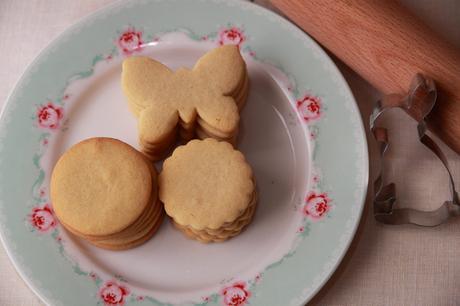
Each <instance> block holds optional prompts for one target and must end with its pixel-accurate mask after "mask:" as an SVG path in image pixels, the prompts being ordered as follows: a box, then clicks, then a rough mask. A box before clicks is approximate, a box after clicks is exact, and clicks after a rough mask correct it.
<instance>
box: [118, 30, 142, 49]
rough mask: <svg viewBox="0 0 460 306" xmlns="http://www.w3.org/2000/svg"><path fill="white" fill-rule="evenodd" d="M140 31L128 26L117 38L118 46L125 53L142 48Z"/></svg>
mask: <svg viewBox="0 0 460 306" xmlns="http://www.w3.org/2000/svg"><path fill="white" fill-rule="evenodd" d="M143 43H144V42H143V41H142V32H141V31H136V30H135V29H134V28H129V29H128V30H126V31H125V32H123V33H122V34H121V35H120V37H119V38H118V47H119V48H120V49H121V51H122V52H123V53H124V54H125V55H131V54H132V53H133V52H135V51H139V50H141V49H142V44H143Z"/></svg>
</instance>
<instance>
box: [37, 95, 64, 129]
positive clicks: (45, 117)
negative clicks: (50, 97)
mask: <svg viewBox="0 0 460 306" xmlns="http://www.w3.org/2000/svg"><path fill="white" fill-rule="evenodd" d="M63 117H64V112H63V110H62V107H59V106H57V105H54V104H53V103H51V102H48V104H46V105H42V106H41V107H40V108H39V109H38V110H37V118H38V125H39V126H40V127H42V128H46V129H52V130H54V129H57V128H58V127H59V122H60V121H61V119H62V118H63Z"/></svg>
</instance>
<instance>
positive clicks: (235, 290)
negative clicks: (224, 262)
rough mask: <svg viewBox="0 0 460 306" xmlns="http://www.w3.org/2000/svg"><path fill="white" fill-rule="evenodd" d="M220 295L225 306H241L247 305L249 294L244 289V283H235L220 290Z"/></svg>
mask: <svg viewBox="0 0 460 306" xmlns="http://www.w3.org/2000/svg"><path fill="white" fill-rule="evenodd" d="M221 295H222V297H223V300H222V302H223V304H224V305H225V306H242V305H246V304H247V302H248V299H249V297H250V296H251V292H250V291H249V290H248V289H247V288H246V283H245V282H236V283H234V284H233V285H231V286H228V287H225V288H224V289H222V291H221Z"/></svg>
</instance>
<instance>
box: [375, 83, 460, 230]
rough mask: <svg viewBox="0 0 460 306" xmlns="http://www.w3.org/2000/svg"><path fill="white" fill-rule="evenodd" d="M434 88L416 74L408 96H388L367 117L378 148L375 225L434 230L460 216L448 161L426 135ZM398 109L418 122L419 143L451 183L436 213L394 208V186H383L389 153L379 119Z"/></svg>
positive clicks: (386, 139) (459, 205) (383, 129)
mask: <svg viewBox="0 0 460 306" xmlns="http://www.w3.org/2000/svg"><path fill="white" fill-rule="evenodd" d="M436 97H437V92H436V86H435V84H434V82H433V80H431V79H429V78H426V77H424V76H422V75H420V74H417V75H416V76H415V77H414V79H413V80H412V83H411V86H410V90H409V94H408V95H407V96H405V97H403V96H400V95H387V96H385V97H384V98H383V99H382V100H380V101H378V102H377V104H376V105H375V107H374V110H373V112H372V114H371V116H370V128H371V131H372V133H373V135H374V138H375V139H376V140H377V142H378V143H379V145H380V174H379V176H378V177H377V179H376V180H375V182H374V216H375V219H377V221H380V222H382V223H386V224H406V223H411V224H416V225H421V226H436V225H439V224H441V223H443V222H445V221H446V220H447V219H449V218H450V217H453V216H458V215H460V204H459V198H458V194H457V191H456V189H455V184H454V180H453V178H452V174H451V171H450V169H449V164H448V161H447V159H446V157H445V155H444V153H443V152H442V151H441V149H440V148H439V146H438V145H437V144H436V143H435V141H434V140H433V139H432V138H430V137H429V136H428V135H427V134H426V131H427V125H426V122H425V118H426V117H427V116H428V115H429V113H430V112H431V110H432V109H433V106H434V105H435V103H436ZM395 107H398V108H401V109H403V110H405V111H406V112H407V113H409V114H410V115H411V116H412V117H413V118H414V119H415V120H416V121H417V122H418V125H417V130H418V136H419V140H420V142H421V143H422V144H424V145H425V146H426V147H427V148H428V149H430V150H431V151H432V152H433V153H434V154H435V155H436V156H437V157H438V158H439V159H440V160H441V162H442V163H443V165H444V167H445V168H446V170H447V173H448V175H449V180H450V191H451V199H450V200H448V201H445V202H444V203H443V204H442V205H441V206H440V207H439V208H438V209H435V210H433V211H421V210H416V209H411V208H399V209H398V208H394V205H395V202H396V200H397V198H396V186H395V184H394V183H390V184H388V185H384V184H383V177H384V174H385V173H384V168H383V166H384V164H383V162H384V157H385V153H386V151H387V150H388V147H389V145H388V133H387V129H386V128H384V127H382V126H378V125H377V124H376V121H377V120H378V118H379V117H380V116H381V115H382V114H383V113H384V112H385V111H386V110H388V109H390V108H395Z"/></svg>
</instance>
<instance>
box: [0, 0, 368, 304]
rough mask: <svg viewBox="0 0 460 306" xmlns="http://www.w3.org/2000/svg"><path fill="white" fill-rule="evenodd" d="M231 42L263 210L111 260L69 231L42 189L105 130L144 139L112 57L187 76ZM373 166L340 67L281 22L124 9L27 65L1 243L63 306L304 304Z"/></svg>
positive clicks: (206, 12)
mask: <svg viewBox="0 0 460 306" xmlns="http://www.w3.org/2000/svg"><path fill="white" fill-rule="evenodd" d="M229 43H232V44H238V45H239V46H240V50H241V53H242V54H243V56H244V57H245V60H246V62H247V64H248V70H249V76H250V81H251V90H250V95H249V99H248V102H247V104H246V106H245V108H244V110H243V112H242V123H241V132H240V139H239V145H238V146H239V148H240V150H241V151H243V152H244V153H245V155H246V157H247V159H248V161H249V162H250V164H251V165H252V167H253V169H254V172H255V176H256V180H257V182H258V187H259V193H260V201H259V207H258V210H257V213H256V216H255V219H254V221H253V223H252V224H251V225H250V226H249V227H248V228H247V230H245V231H244V232H243V233H242V234H241V235H239V236H237V237H236V238H234V239H231V240H229V241H227V242H224V243H216V244H208V245H204V244H201V243H198V242H196V241H192V240H188V239H186V238H185V237H184V236H183V235H182V234H181V233H180V232H178V231H177V230H175V229H174V228H173V227H172V226H171V224H170V223H169V221H166V222H164V223H163V225H162V226H161V228H160V230H159V232H158V233H157V234H156V235H155V236H154V238H153V239H151V240H150V241H149V242H148V243H146V244H144V245H143V246H141V247H138V248H135V249H132V250H128V251H123V252H111V251H106V250H101V249H97V248H95V247H93V246H91V245H89V244H88V243H86V242H84V241H81V240H79V239H76V238H74V237H72V236H71V235H69V234H67V232H66V231H65V230H64V229H63V228H62V227H61V226H60V225H59V224H58V221H57V219H56V218H55V216H54V214H53V211H52V203H50V199H49V194H48V191H49V190H48V184H49V176H50V173H51V171H52V168H53V166H54V164H55V162H56V161H57V159H58V158H59V156H60V155H61V154H62V153H63V152H64V151H65V150H66V149H68V148H69V147H70V146H71V145H73V144H75V143H76V142H78V141H80V140H82V139H85V138H88V137H93V136H110V137H114V138H118V139H121V140H123V141H125V142H127V143H129V144H131V145H133V146H135V147H138V145H137V141H136V140H137V132H136V120H135V118H134V117H133V116H132V115H131V114H130V112H129V111H128V108H127V104H126V101H125V98H124V96H123V94H122V91H121V88H120V74H121V62H122V60H123V59H124V58H126V57H127V56H133V55H141V54H142V55H147V56H151V57H154V58H155V59H157V60H160V61H162V62H163V63H165V64H166V65H168V66H170V67H172V68H178V67H182V66H186V67H191V66H192V65H193V64H194V63H195V61H196V60H197V59H198V58H199V57H200V56H201V55H203V54H204V53H205V52H206V51H207V50H210V49H212V48H214V47H216V46H218V45H221V44H229ZM367 176H368V161H367V148H366V143H365V136H364V132H363V128H362V122H361V119H360V116H359V113H358V110H357V107H356V104H355V102H354V99H353V97H352V95H351V93H350V91H349V89H348V86H347V85H346V83H345V81H344V80H343V78H342V76H341V75H340V73H339V71H338V70H337V68H336V67H335V66H334V64H333V63H332V61H331V60H330V59H329V58H328V57H327V55H326V54H325V53H324V52H323V51H322V50H321V49H320V48H319V47H318V46H317V45H316V44H315V43H314V42H313V41H312V40H311V39H310V38H309V37H308V36H306V35H305V34H303V33H302V32H301V31H300V30H298V29H297V28H295V27H294V26H293V25H291V24H290V23H288V22H287V21H285V20H283V19H282V18H281V17H279V16H277V15H275V14H273V13H271V12H269V11H266V10H264V9H262V8H259V7H257V6H255V5H252V4H250V3H247V2H239V1H186V0H184V1H129V2H123V3H119V4H116V5H113V6H111V7H108V8H106V9H104V10H102V11H100V12H99V13H97V14H95V15H92V16H90V17H88V18H86V19H85V20H83V21H82V22H80V23H78V24H77V25H75V26H74V27H72V28H71V29H69V30H67V31H66V32H65V33H64V34H63V35H61V37H59V38H58V39H57V40H56V41H55V42H53V43H52V44H51V45H50V46H49V47H48V48H47V49H46V50H45V51H44V52H43V53H42V54H41V55H40V56H39V57H38V58H37V60H35V61H34V63H33V64H32V65H31V66H30V67H29V69H28V70H27V72H26V73H25V74H24V76H23V77H22V79H21V80H20V82H19V83H18V85H17V86H16V88H15V90H14V91H13V93H12V95H11V96H10V98H9V101H8V103H7V105H6V106H5V108H4V111H3V113H2V118H1V122H0V186H1V189H0V216H1V225H2V228H1V234H2V240H3V243H4V245H5V247H6V249H7V251H8V253H9V255H10V257H11V259H12V261H13V262H14V264H15V266H16V268H17V269H18V271H19V273H20V274H21V276H22V277H23V278H24V279H25V280H26V282H27V283H28V284H29V286H30V287H31V288H32V289H33V290H34V291H35V292H36V293H37V294H38V295H39V296H40V297H41V298H42V300H43V301H45V302H46V303H48V304H52V305H55V304H62V305H93V304H105V305H128V304H129V305H131V304H132V305H222V304H223V305H245V304H251V305H289V304H292V305H300V304H303V303H305V302H306V301H308V300H309V299H310V298H311V297H312V296H313V295H314V294H315V293H316V292H317V290H319V288H320V287H321V286H322V284H324V282H325V281H326V280H327V279H328V278H329V276H330V275H331V274H332V272H333V271H334V269H335V267H336V266H337V265H338V263H339V262H340V260H341V258H342V257H343V255H344V254H345V252H346V249H347V247H348V245H349V243H350V242H351V240H352V238H353V235H354V231H355V229H356V227H357V224H358V222H359V218H360V215H361V211H362V207H363V199H364V195H365V192H366V188H367Z"/></svg>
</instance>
